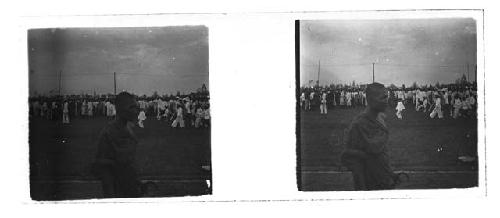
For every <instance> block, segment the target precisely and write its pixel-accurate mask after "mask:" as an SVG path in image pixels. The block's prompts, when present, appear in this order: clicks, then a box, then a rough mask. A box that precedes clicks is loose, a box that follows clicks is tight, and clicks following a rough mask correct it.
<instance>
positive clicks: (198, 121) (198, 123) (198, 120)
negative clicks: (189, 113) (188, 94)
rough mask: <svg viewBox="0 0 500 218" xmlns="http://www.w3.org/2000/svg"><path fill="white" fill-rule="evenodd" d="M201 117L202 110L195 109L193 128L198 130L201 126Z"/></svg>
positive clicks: (199, 108) (202, 114)
mask: <svg viewBox="0 0 500 218" xmlns="http://www.w3.org/2000/svg"><path fill="white" fill-rule="evenodd" d="M203 116H204V113H203V109H202V108H201V107H200V106H199V107H198V109H196V120H195V121H194V127H196V128H199V127H200V126H201V125H202V119H203Z"/></svg>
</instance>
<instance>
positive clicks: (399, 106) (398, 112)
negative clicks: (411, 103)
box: [396, 99, 406, 120]
mask: <svg viewBox="0 0 500 218" xmlns="http://www.w3.org/2000/svg"><path fill="white" fill-rule="evenodd" d="M404 109H406V108H405V105H404V104H403V101H402V100H401V99H399V101H398V104H397V105H396V116H397V117H398V119H400V120H401V119H403V110H404Z"/></svg>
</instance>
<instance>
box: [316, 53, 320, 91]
mask: <svg viewBox="0 0 500 218" xmlns="http://www.w3.org/2000/svg"><path fill="white" fill-rule="evenodd" d="M320 71H321V60H318V80H317V81H316V86H317V87H319V72H320Z"/></svg>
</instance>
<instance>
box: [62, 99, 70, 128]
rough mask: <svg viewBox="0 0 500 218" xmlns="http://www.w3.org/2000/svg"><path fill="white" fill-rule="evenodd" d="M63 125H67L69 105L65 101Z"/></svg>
mask: <svg viewBox="0 0 500 218" xmlns="http://www.w3.org/2000/svg"><path fill="white" fill-rule="evenodd" d="M63 123H69V104H68V102H67V101H65V102H64V104H63Z"/></svg>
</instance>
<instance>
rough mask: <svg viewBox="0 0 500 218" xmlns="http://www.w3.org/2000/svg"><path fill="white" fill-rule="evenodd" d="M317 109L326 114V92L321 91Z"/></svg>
mask: <svg viewBox="0 0 500 218" xmlns="http://www.w3.org/2000/svg"><path fill="white" fill-rule="evenodd" d="M319 111H320V113H321V114H326V113H327V112H328V111H327V107H326V92H323V95H322V96H321V105H320V106H319Z"/></svg>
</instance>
